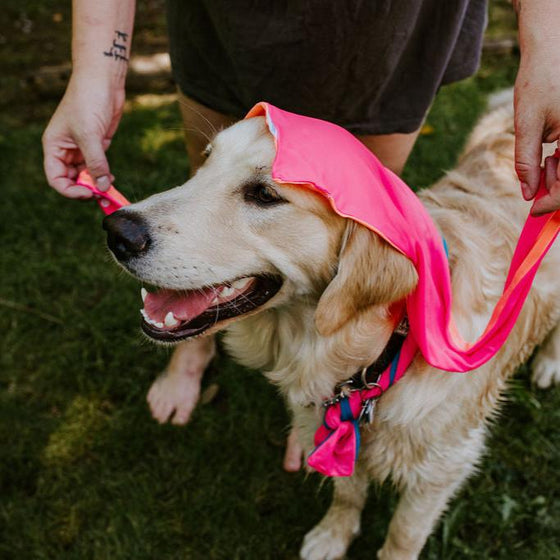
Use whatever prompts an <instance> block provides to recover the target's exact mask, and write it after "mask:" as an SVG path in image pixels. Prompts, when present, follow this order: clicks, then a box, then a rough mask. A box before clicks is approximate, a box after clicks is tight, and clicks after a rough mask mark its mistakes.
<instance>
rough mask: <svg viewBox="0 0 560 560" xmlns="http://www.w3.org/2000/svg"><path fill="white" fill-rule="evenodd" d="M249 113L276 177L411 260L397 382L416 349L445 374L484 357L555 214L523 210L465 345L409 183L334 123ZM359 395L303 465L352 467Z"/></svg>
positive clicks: (426, 219)
mask: <svg viewBox="0 0 560 560" xmlns="http://www.w3.org/2000/svg"><path fill="white" fill-rule="evenodd" d="M256 116H265V117H266V121H267V124H268V127H269V129H270V132H271V133H272V135H273V136H274V138H275V142H276V158H275V160H274V164H273V167H272V177H273V179H274V180H275V181H278V182H280V183H290V184H294V183H295V184H300V185H301V186H302V187H304V188H308V189H311V190H313V191H316V192H318V193H320V194H322V195H323V196H324V197H326V198H327V199H328V200H329V202H330V204H331V206H332V208H333V210H334V211H335V212H336V213H337V214H339V215H340V216H343V217H345V218H350V219H352V220H355V221H356V222H358V223H360V224H362V225H363V226H365V227H367V228H369V229H371V230H372V231H374V232H376V233H377V234H379V235H380V236H381V237H382V238H383V239H385V240H386V241H387V242H388V243H390V244H391V245H392V246H393V247H394V248H395V249H397V250H398V251H400V252H401V253H402V254H403V255H405V256H407V257H408V258H409V259H410V260H411V261H412V263H413V264H414V266H415V268H416V270H417V272H418V278H419V281H418V286H417V288H416V290H414V292H413V293H411V294H410V295H409V296H408V297H407V298H406V310H407V315H408V318H409V321H410V335H409V337H408V338H407V340H406V341H405V346H404V347H403V349H402V351H401V360H400V361H399V364H398V368H397V370H398V372H397V374H396V375H395V376H394V378H395V380H396V379H398V378H399V377H400V376H401V375H402V373H404V370H406V368H407V367H408V366H409V365H410V361H411V360H412V358H413V357H414V354H415V353H416V350H419V351H420V352H421V353H422V356H423V357H424V359H425V360H426V361H427V362H428V363H429V364H430V365H431V366H433V367H435V368H438V369H443V370H447V371H452V372H466V371H469V370H472V369H475V368H477V367H479V366H481V365H482V364H484V363H486V362H487V361H488V360H490V359H491V358H492V357H493V356H494V355H495V354H496V352H497V351H498V350H499V349H500V347H501V346H502V344H503V343H504V342H505V340H506V338H507V337H508V335H509V333H510V332H511V330H512V328H513V326H514V324H515V321H516V319H517V317H518V315H519V313H520V311H521V308H522V306H523V303H524V301H525V299H526V297H527V294H528V292H529V289H530V288H531V284H532V281H533V278H534V276H535V274H536V272H537V269H538V266H539V264H540V262H541V260H542V259H543V257H544V255H545V254H546V252H547V251H548V249H549V248H550V246H551V245H552V243H553V241H554V239H555V238H556V235H557V233H558V228H559V226H560V212H554V213H552V214H547V215H545V216H542V217H539V218H535V217H532V216H529V217H528V218H527V222H526V224H525V227H524V229H523V232H522V234H521V237H520V239H519V242H518V245H517V248H516V250H515V254H514V256H513V260H512V263H511V267H510V270H509V274H508V277H507V280H506V284H505V287H504V291H503V295H502V296H501V298H500V300H499V301H498V303H497V305H496V308H495V309H494V312H493V314H492V317H491V319H490V322H489V323H488V325H487V327H486V329H485V330H484V332H483V333H482V335H481V336H480V338H479V339H478V340H476V341H475V342H470V343H469V342H466V341H464V340H463V339H462V338H461V335H460V334H459V332H458V330H457V328H456V327H455V324H454V321H453V318H452V316H451V308H452V301H451V279H450V272H449V266H448V263H447V256H446V252H445V248H444V245H443V243H442V239H441V235H440V232H439V231H438V229H437V227H436V225H435V224H434V222H433V220H432V218H431V217H430V215H429V214H428V212H427V211H426V209H425V208H424V206H423V205H422V204H421V202H420V200H419V199H418V197H417V196H416V195H415V194H414V193H413V192H412V190H411V189H410V188H409V187H408V186H407V185H406V184H405V183H404V182H403V181H402V180H401V179H399V177H397V176H396V175H395V174H394V173H392V172H391V171H389V170H388V169H387V168H385V167H384V166H383V165H382V164H381V163H380V162H379V160H378V159H377V158H376V157H375V156H374V155H373V154H372V153H371V152H370V151H369V150H368V149H367V148H366V147H365V146H364V145H363V144H362V143H361V142H360V141H359V140H357V139H356V138H355V137H354V136H352V134H350V133H349V132H347V131H346V130H344V129H343V128H340V127H339V126H336V125H334V124H332V123H328V122H325V121H321V120H317V119H312V118H309V117H304V116H301V115H296V114H294V113H289V112H287V111H282V110H281V109H278V108H277V107H274V106H273V105H270V104H269V103H262V102H261V103H258V104H257V105H255V107H253V109H251V111H249V113H248V114H247V117H246V118H251V117H256ZM387 386H389V384H387ZM385 388H387V387H385ZM371 391H378V392H381V391H380V390H379V389H377V388H376V389H372V390H371ZM354 395H357V394H354ZM354 395H353V397H354ZM361 396H362V397H363V395H361ZM358 397H360V395H357V396H356V397H354V401H355V402H351V401H350V402H349V403H347V404H348V405H349V406H348V408H347V409H346V410H342V407H341V405H340V404H337V405H335V406H333V407H331V408H329V409H328V410H327V413H326V415H325V426H322V427H321V428H320V429H319V430H318V432H317V434H316V438H315V443H316V445H317V446H318V447H317V448H316V450H315V452H314V453H313V455H312V456H311V458H310V460H309V463H310V464H311V465H312V466H313V467H314V468H316V469H317V470H319V471H320V472H323V473H324V474H327V475H331V476H340V475H349V474H352V472H353V462H354V460H355V455H356V453H357V449H358V443H357V438H358V436H359V432H358V435H357V434H356V432H357V429H355V428H356V425H355V424H354V423H355V422H356V421H357V414H358V409H359V407H360V404H361V403H359V402H358ZM343 407H344V408H346V405H343ZM331 410H332V412H331Z"/></svg>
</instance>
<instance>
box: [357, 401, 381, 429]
mask: <svg viewBox="0 0 560 560" xmlns="http://www.w3.org/2000/svg"><path fill="white" fill-rule="evenodd" d="M376 406H377V399H367V400H365V401H364V402H363V404H362V410H361V411H360V418H359V420H360V421H362V420H363V421H364V422H365V423H366V424H371V423H372V422H373V414H374V412H375V407H376Z"/></svg>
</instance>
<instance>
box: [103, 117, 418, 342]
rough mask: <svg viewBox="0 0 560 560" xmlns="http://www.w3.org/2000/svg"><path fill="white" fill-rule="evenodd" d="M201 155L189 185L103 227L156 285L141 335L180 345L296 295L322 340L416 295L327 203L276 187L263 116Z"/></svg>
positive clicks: (408, 275)
mask: <svg viewBox="0 0 560 560" xmlns="http://www.w3.org/2000/svg"><path fill="white" fill-rule="evenodd" d="M206 151H207V155H208V159H207V161H206V163H205V164H204V165H203V166H202V167H201V168H200V169H199V170H198V172H197V173H196V175H195V176H194V177H193V178H192V179H191V180H189V181H188V182H187V183H185V184H184V185H182V186H180V187H177V188H175V189H171V190H169V191H166V192H163V193H161V194H157V195H155V196H152V197H150V198H148V199H146V200H144V201H142V202H139V203H137V204H132V205H130V206H127V207H126V208H124V209H122V210H119V211H118V212H116V213H114V214H112V215H111V216H109V217H108V218H106V220H105V222H104V227H105V229H106V230H107V232H108V244H109V248H110V249H111V251H112V252H113V254H114V256H115V258H116V259H117V260H118V262H119V263H120V264H121V265H122V266H123V267H124V268H125V269H126V270H127V271H129V272H130V273H132V274H133V275H134V276H136V277H137V278H139V279H140V280H142V281H143V282H147V283H149V284H152V285H154V286H156V287H157V290H156V291H155V292H152V293H148V294H146V292H143V295H144V309H143V312H142V314H143V321H142V328H143V330H144V332H145V333H146V334H147V335H148V336H150V337H151V338H153V339H155V340H158V341H166V342H176V341H179V340H182V339H186V338H190V337H193V336H196V335H200V334H202V333H210V332H214V331H216V330H218V329H221V328H223V327H225V326H226V325H228V324H229V323H230V322H231V321H233V320H236V319H238V318H241V317H245V316H248V315H250V314H253V313H256V312H258V311H261V310H264V309H267V308H270V307H274V306H281V305H288V304H289V303H290V301H291V300H293V299H295V298H297V297H302V296H305V297H308V298H315V299H316V300H317V301H318V304H317V311H316V324H317V328H318V330H319V332H321V334H324V335H329V334H331V333H333V332H335V331H336V330H338V329H339V328H340V327H341V326H342V325H343V324H345V323H346V322H347V321H349V320H350V319H351V317H352V316H353V315H354V314H356V313H357V312H358V311H360V310H361V309H363V308H365V307H368V306H371V305H379V304H389V303H391V302H393V301H396V300H398V299H401V298H403V297H404V296H405V295H406V294H407V293H409V292H410V291H412V289H413V288H414V286H415V284H416V281H417V276H416V272H415V270H414V267H413V266H412V264H411V263H410V261H409V260H408V259H407V258H406V257H404V256H403V255H401V254H400V253H398V252H397V251H396V250H394V249H393V248H392V247H390V246H389V245H388V244H387V243H386V242H385V241H383V240H381V239H380V238H379V237H378V236H377V235H375V234H374V233H372V232H371V231H370V230H368V229H366V228H364V227H363V226H359V225H357V224H355V223H354V222H352V221H350V220H347V219H345V218H342V217H340V216H338V215H337V214H335V213H334V211H333V210H332V208H331V207H330V205H329V203H328V202H327V200H326V199H325V198H324V197H322V196H320V195H318V194H316V193H314V192H311V191H310V190H308V189H306V188H303V187H301V186H297V185H289V184H288V185H286V184H279V183H277V182H275V181H273V179H272V177H271V167H272V163H273V160H274V156H275V145H274V140H273V138H272V135H271V134H270V133H269V131H268V128H267V126H266V123H265V120H264V118H263V117H255V118H252V119H248V120H244V121H241V122H239V123H237V124H235V125H233V126H232V127H230V128H228V129H226V130H224V131H223V132H221V133H219V134H218V135H217V136H216V137H215V139H214V140H213V141H212V143H211V144H210V145H209V146H208V148H207V150H206Z"/></svg>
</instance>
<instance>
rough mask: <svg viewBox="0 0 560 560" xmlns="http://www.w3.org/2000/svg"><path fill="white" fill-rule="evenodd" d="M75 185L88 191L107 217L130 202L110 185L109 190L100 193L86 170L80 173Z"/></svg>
mask: <svg viewBox="0 0 560 560" xmlns="http://www.w3.org/2000/svg"><path fill="white" fill-rule="evenodd" d="M76 185H80V187H86V188H87V189H89V190H90V191H91V192H92V193H93V196H94V197H95V199H96V200H97V204H99V207H100V208H101V210H103V212H105V214H106V215H107V216H108V215H109V214H112V213H113V212H116V211H117V210H119V209H120V208H122V207H123V206H128V205H129V204H130V202H129V201H128V200H127V199H126V198H125V197H124V196H123V195H122V194H121V193H120V192H119V191H118V190H117V189H115V187H113V186H112V185H111V186H110V187H109V190H107V191H100V190H99V189H98V188H97V187H96V186H95V183H94V181H93V179H92V178H91V175H90V174H89V173H88V172H87V171H86V170H84V171H82V172H81V173H80V175H79V176H78V180H77V181H76Z"/></svg>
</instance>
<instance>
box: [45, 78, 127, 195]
mask: <svg viewBox="0 0 560 560" xmlns="http://www.w3.org/2000/svg"><path fill="white" fill-rule="evenodd" d="M124 99H125V92H124V87H115V86H114V84H109V83H103V81H99V80H98V79H97V80H96V78H94V77H91V76H82V77H75V76H73V77H72V78H71V79H70V83H69V84H68V88H67V90H66V93H65V94H64V97H63V98H62V101H61V102H60V105H59V106H58V108H57V109H56V111H55V113H54V115H53V117H52V118H51V121H50V122H49V125H48V126H47V128H46V130H45V132H44V134H43V152H44V168H45V175H46V177H47V181H48V183H49V185H50V186H51V187H53V188H54V189H56V190H57V191H58V192H59V193H60V194H62V195H64V196H66V197H69V198H90V197H91V196H92V193H91V191H90V190H89V189H87V188H85V187H81V186H79V185H76V179H77V177H78V174H79V173H80V171H82V169H84V168H87V169H88V171H89V173H90V174H91V176H92V177H93V178H94V180H95V183H96V185H97V187H98V188H99V189H100V190H102V191H105V190H107V189H108V188H109V187H110V186H111V182H112V181H113V179H114V178H113V176H112V175H111V172H110V169H109V164H108V162H107V157H106V155H105V152H106V150H107V149H108V148H109V145H110V143H111V139H112V137H113V134H114V133H115V131H116V129H117V126H118V124H119V121H120V118H121V115H122V111H123V106H124Z"/></svg>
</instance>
